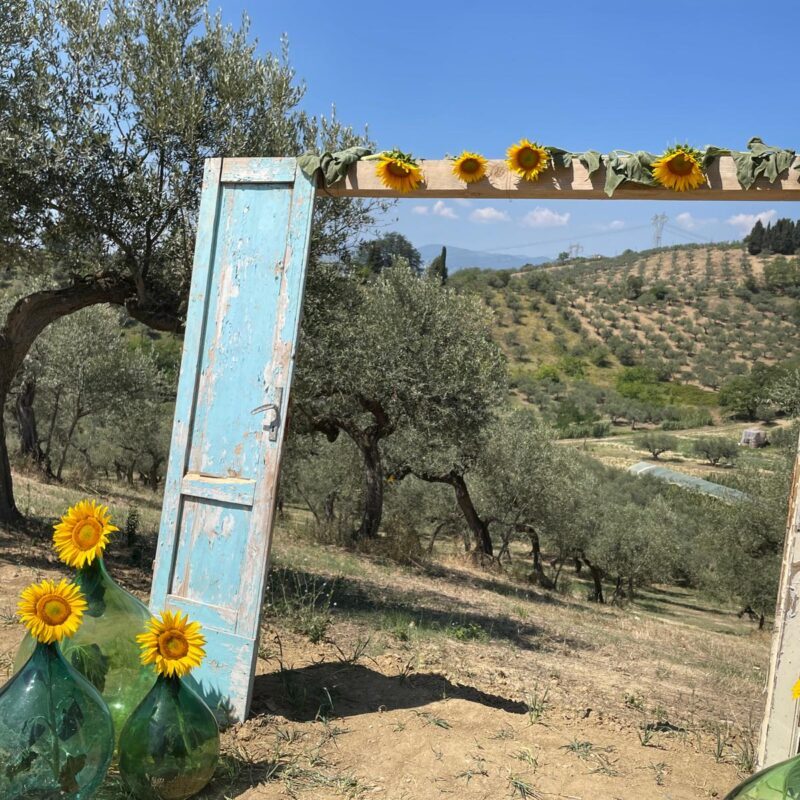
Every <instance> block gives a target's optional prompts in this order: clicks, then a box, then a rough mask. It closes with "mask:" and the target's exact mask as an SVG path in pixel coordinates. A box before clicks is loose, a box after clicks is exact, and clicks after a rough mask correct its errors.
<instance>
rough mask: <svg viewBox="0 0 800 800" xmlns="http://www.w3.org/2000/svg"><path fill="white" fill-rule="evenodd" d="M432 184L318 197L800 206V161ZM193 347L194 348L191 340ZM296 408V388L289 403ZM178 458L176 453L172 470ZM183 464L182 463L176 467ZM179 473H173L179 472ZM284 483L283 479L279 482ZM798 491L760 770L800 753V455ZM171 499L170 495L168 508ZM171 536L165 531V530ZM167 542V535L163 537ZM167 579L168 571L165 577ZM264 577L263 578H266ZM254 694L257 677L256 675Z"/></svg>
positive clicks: (222, 166) (260, 172)
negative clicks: (663, 179) (688, 179)
mask: <svg viewBox="0 0 800 800" xmlns="http://www.w3.org/2000/svg"><path fill="white" fill-rule="evenodd" d="M288 161H289V159H268V158H258V159H255V158H229V159H224V160H219V159H214V160H213V164H212V160H210V161H209V162H208V163H209V164H210V165H212V167H211V168H212V169H219V181H220V182H221V183H226V182H229V183H255V184H258V183H261V182H269V181H272V180H274V175H275V169H276V165H277V164H279V163H280V164H282V165H286V163H287V162H288ZM420 167H421V169H422V173H423V175H424V183H423V184H422V185H421V186H420V187H419V188H418V189H417V190H415V191H413V192H408V193H400V192H397V191H395V190H392V189H387V188H386V187H385V186H383V185H382V183H381V181H380V179H379V178H378V177H377V175H376V173H375V165H374V162H369V161H360V162H357V163H356V164H354V165H353V166H352V167H351V168H350V170H349V171H348V174H347V175H346V176H345V177H344V178H343V179H342V180H340V181H339V182H337V183H336V184H334V185H332V186H328V187H324V186H322V185H321V184H319V185H318V186H317V190H316V193H317V196H329V197H352V198H384V199H404V198H414V199H426V198H430V199H434V198H436V199H472V200H491V199H520V200H524V199H528V200H605V201H617V200H649V201H654V200H658V201H667V200H669V201H683V200H688V201H708V200H715V201H760V202H779V201H800V169H798V167H800V158H796V159H795V161H794V163H793V164H792V166H791V168H790V169H788V170H786V171H784V172H783V173H781V175H780V176H779V177H778V180H776V181H775V182H774V183H770V182H769V181H768V180H767V179H766V178H759V179H758V180H757V181H756V182H755V183H754V184H753V186H752V187H750V188H749V189H743V188H742V187H741V186H740V185H739V182H738V179H737V176H736V164H735V162H734V160H733V158H732V157H730V156H720V157H718V158H716V159H715V160H714V161H713V162H712V164H711V165H710V166H709V168H708V169H707V172H706V174H707V186H704V187H701V188H699V189H696V190H694V191H689V192H675V191H672V190H669V189H666V188H662V187H651V186H641V185H638V184H631V183H623V184H622V185H620V186H619V187H618V188H617V189H616V191H615V192H614V195H613V197H611V198H609V197H608V196H607V195H606V194H605V191H604V187H605V178H606V174H605V167H603V166H601V167H600V169H599V170H597V171H596V172H594V173H593V174H592V175H589V172H588V169H587V168H586V167H585V166H584V165H583V164H582V163H580V161H579V160H577V159H574V160H573V162H572V166H570V167H569V168H550V169H548V170H546V171H545V172H544V173H543V174H542V175H541V177H540V178H539V180H537V181H525V180H520V178H519V177H518V176H517V175H515V174H514V173H512V172H511V171H510V170H509V169H508V168H507V166H506V164H505V162H504V161H500V160H494V161H490V162H489V164H488V169H487V175H486V177H485V178H484V179H483V180H481V181H478V182H476V183H473V184H468V185H467V184H464V183H463V182H462V181H460V180H459V179H458V178H457V177H456V176H455V175H454V174H453V171H452V162H451V161H450V160H446V159H445V160H438V161H421V162H420ZM207 216H208V215H207V214H206V213H204V207H203V206H201V213H200V222H199V227H198V237H197V242H198V244H197V251H198V253H199V252H200V251H201V249H203V248H205V249H206V250H207V249H208V246H209V245H208V237H209V236H210V235H212V234H213V230H211V229H210V228H209V222H208V219H207ZM188 337H189V331H188V330H187V343H189V344H191V340H189V339H188ZM181 380H182V381H183V380H187V381H188V380H191V376H185V377H184V376H183V375H182V376H181ZM287 401H288V386H287V391H286V397H285V398H284V401H283V402H284V403H286V402H287ZM173 457H174V454H171V463H172V458H173ZM177 463H178V462H177V461H176V464H177ZM171 469H172V468H171ZM172 471H173V472H175V474H174V475H173V476H172V482H173V483H175V482H178V483H179V481H180V480H181V479H182V477H183V476H182V475H178V473H179V472H180V469H179V467H178V466H176V467H175V468H174V469H172ZM274 480H277V475H275V476H274ZM792 485H793V489H792V495H791V502H790V508H789V518H788V524H787V534H786V539H785V545H784V557H783V566H782V569H781V578H780V589H779V593H778V599H777V607H776V614H775V625H774V632H773V642H772V655H771V659H770V667H769V675H768V678H767V684H766V711H765V715H764V721H763V725H762V730H761V740H760V746H759V754H758V756H759V764H760V765H761V766H765V765H768V764H771V763H775V762H777V761H780V760H782V759H783V758H787V757H789V756H791V755H794V754H795V753H796V752H797V751H798V737H799V736H800V732H799V731H798V713H799V711H800V703H797V702H794V701H792V699H791V687H792V685H793V684H794V682H795V680H796V679H797V678H798V677H800V613H798V606H799V601H798V595H799V594H800V502H798V496H799V495H800V455H798V458H797V460H796V464H795V472H794V477H793V484H792ZM170 500H171V498H170V497H167V496H166V494H165V500H164V503H165V509H167V508H168V504H169V502H170ZM267 524H268V525H269V528H270V530H269V531H267V532H266V534H267V536H268V537H269V539H271V535H272V532H271V527H272V514H269V515H268V520H267ZM162 531H163V528H162ZM162 535H163V534H162ZM169 547H170V543H169V542H167V541H162V537H161V536H160V537H159V559H162V563H163V562H166V561H168V556H169V555H170V553H169V552H168V551H169ZM267 569H268V564H264V565H263V572H264V575H265V574H266V570H267ZM160 574H161V575H166V574H167V572H166V570H165V569H162V570H161V571H160ZM262 578H263V575H262ZM159 580H160V582H159V583H158V585H157V590H154V594H153V600H154V602H156V601H157V600H159V599H162V598H163V597H164V596H165V594H166V592H165V589H164V586H163V580H162V579H159ZM250 683H251V685H250V688H249V690H250V691H252V674H251V676H250Z"/></svg>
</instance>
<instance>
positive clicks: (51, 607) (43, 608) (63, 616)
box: [36, 594, 72, 625]
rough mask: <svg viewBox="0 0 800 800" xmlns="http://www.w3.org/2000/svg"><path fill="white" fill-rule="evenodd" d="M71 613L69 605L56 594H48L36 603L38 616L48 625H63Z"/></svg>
mask: <svg viewBox="0 0 800 800" xmlns="http://www.w3.org/2000/svg"><path fill="white" fill-rule="evenodd" d="M71 612H72V609H71V608H70V605H69V603H68V602H67V601H66V600H64V598H63V597H59V596H58V595H55V594H46V595H45V596H44V597H40V598H39V602H37V603H36V616H37V617H39V619H40V620H42V622H44V623H45V624H46V625H61V624H63V623H64V622H65V621H66V620H67V618H68V617H69V615H70V613H71Z"/></svg>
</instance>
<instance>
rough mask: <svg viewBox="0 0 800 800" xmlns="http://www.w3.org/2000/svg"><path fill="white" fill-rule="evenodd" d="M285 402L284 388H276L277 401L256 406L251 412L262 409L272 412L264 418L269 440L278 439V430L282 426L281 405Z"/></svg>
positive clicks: (256, 412)
mask: <svg viewBox="0 0 800 800" xmlns="http://www.w3.org/2000/svg"><path fill="white" fill-rule="evenodd" d="M282 404H283V389H282V388H279V389H276V390H275V402H274V403H264V405H263V406H258V407H256V408H254V409H253V410H252V411H251V412H250V413H251V414H259V413H261V412H262V411H268V412H270V414H269V416H268V417H267V418H266V419H265V420H264V430H265V431H269V440H270V441H271V442H277V441H278V430H279V429H280V427H281V405H282Z"/></svg>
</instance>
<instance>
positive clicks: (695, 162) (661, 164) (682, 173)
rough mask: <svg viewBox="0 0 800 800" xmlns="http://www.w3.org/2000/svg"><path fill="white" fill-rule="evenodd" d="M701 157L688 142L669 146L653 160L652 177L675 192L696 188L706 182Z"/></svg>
mask: <svg viewBox="0 0 800 800" xmlns="http://www.w3.org/2000/svg"><path fill="white" fill-rule="evenodd" d="M701 159H702V156H701V155H700V152H699V151H698V150H695V149H694V148H693V147H689V145H688V144H684V145H678V146H676V147H670V148H669V150H667V152H666V153H664V154H663V155H662V156H660V157H659V158H657V159H656V160H655V161H654V162H653V166H652V170H653V177H654V178H655V179H656V180H657V181H658V182H659V183H660V184H661V185H662V186H666V187H667V189H673V190H674V191H676V192H685V191H686V190H687V189H697V188H698V187H699V186H703V185H704V184H705V182H706V176H705V174H704V173H703V169H702V167H701V166H700V162H701Z"/></svg>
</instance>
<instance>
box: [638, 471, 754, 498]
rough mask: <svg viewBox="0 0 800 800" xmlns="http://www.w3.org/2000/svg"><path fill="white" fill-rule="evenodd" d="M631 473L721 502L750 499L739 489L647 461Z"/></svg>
mask: <svg viewBox="0 0 800 800" xmlns="http://www.w3.org/2000/svg"><path fill="white" fill-rule="evenodd" d="M629 471H630V472H632V473H633V474H634V475H649V476H650V477H653V478H658V479H659V480H662V481H666V482H667V483H672V484H674V485H675V486H682V487H683V488H684V489H691V490H692V491H695V492H702V493H703V494H707V495H711V496H712V497H718V498H719V499H720V500H727V501H729V502H738V501H741V500H748V499H749V497H748V495H746V494H745V493H744V492H740V491H739V490H738V489H731V488H730V486H722V485H721V484H719V483H713V482H712V481H707V480H705V479H704V478H696V477H695V476H694V475H687V474H686V473H685V472H678V471H677V470H674V469H670V468H669V467H662V466H660V465H658V464H651V463H648V462H647V461H640V462H639V463H638V464H634V465H633V466H632V467H631V468H630V470H629Z"/></svg>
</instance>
